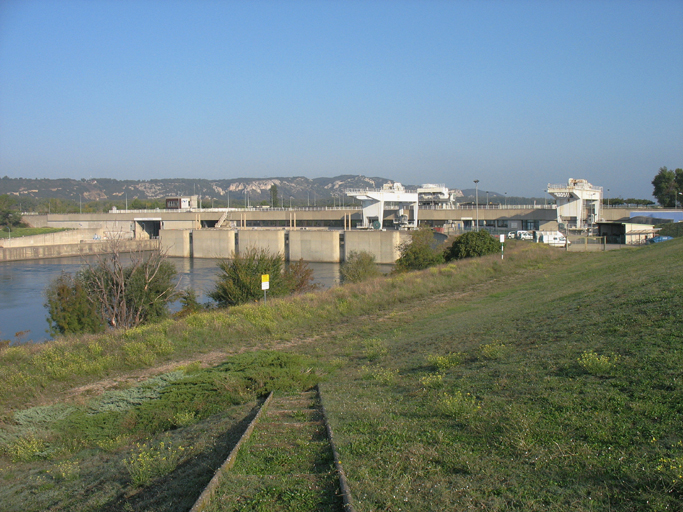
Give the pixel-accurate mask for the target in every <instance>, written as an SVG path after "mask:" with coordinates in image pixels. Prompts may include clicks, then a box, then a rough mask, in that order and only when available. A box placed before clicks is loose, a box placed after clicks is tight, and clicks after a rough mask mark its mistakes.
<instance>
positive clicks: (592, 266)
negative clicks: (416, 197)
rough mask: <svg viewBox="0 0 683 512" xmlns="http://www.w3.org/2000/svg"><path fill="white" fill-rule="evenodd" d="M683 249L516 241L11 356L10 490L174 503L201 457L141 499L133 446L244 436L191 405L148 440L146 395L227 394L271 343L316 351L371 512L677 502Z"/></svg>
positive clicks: (34, 502)
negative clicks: (583, 249)
mask: <svg viewBox="0 0 683 512" xmlns="http://www.w3.org/2000/svg"><path fill="white" fill-rule="evenodd" d="M682 248H683V241H679V240H675V241H672V242H667V243H666V244H657V245H655V246H651V247H643V248H638V249H633V250H630V251H611V252H605V253H588V254H574V253H571V252H570V253H567V252H564V251H555V250H553V249H550V248H548V247H544V246H540V245H537V244H523V243H514V242H511V243H510V245H509V247H507V248H506V254H505V260H504V261H501V260H500V257H499V256H498V255H496V256H489V257H484V258H478V259H472V260H465V261H460V262H454V263H449V264H447V265H442V266H439V267H436V268H431V269H428V270H425V271H422V272H415V273H410V274H402V275H394V276H391V277H384V278H378V279H376V280H371V281H367V282H364V283H360V284H357V285H349V286H343V287H336V288H334V289H330V290H326V291H323V292H320V293H310V294H305V295H301V296H294V297H289V298H283V299H274V300H273V301H272V302H271V301H269V303H268V306H267V307H265V306H262V305H260V306H259V305H244V306H240V307H236V308H231V309H228V310H216V311H211V312H203V313H200V314H196V315H191V316H189V317H187V318H185V319H183V320H180V321H166V322H163V323H160V324H156V325H150V326H146V327H144V328H138V329H134V330H132V331H128V332H111V333H106V334H102V335H96V336H85V337H74V338H69V339H63V340H60V341H56V342H55V343H51V344H49V345H46V346H42V347H41V346H31V347H10V348H9V349H5V350H4V351H2V352H0V378H2V380H3V382H5V383H6V386H5V388H4V389H3V390H0V404H1V406H2V413H3V417H4V418H6V420H5V426H4V427H3V428H4V432H3V436H4V437H2V439H3V440H4V441H3V443H4V445H5V447H6V448H5V451H4V458H3V459H2V461H1V462H0V471H1V472H2V474H3V478H4V480H3V481H4V486H3V489H2V490H0V499H2V502H3V503H5V504H6V506H7V508H8V510H22V511H24V512H27V511H30V510H44V509H45V508H48V506H49V507H50V508H51V509H52V510H79V509H81V510H85V509H86V508H87V505H88V504H90V505H92V504H93V503H98V504H99V505H98V509H100V510H109V509H112V508H106V507H105V505H106V504H107V503H110V504H112V506H113V504H115V505H116V506H118V509H122V508H123V506H124V505H125V503H127V502H128V501H129V500H130V502H131V503H135V500H136V499H138V498H140V497H141V496H148V497H149V496H154V497H155V498H158V499H159V500H161V501H163V500H164V499H165V498H164V496H165V495H168V496H169V498H168V502H167V505H168V507H169V508H163V507H161V506H159V507H157V508H158V509H160V510H161V509H164V510H167V509H168V510H170V507H172V506H173V505H172V501H171V497H172V496H174V495H178V493H180V494H183V493H191V492H193V489H191V488H190V484H189V483H188V482H189V481H190V480H189V478H188V476H189V475H185V474H184V473H183V471H186V468H187V467H189V465H188V464H181V465H179V466H178V469H177V470H176V471H174V472H173V473H171V476H170V477H169V479H167V480H163V481H161V480H159V481H157V482H156V484H157V485H155V483H152V484H151V485H149V486H145V487H144V488H141V489H138V490H136V489H134V488H133V485H132V484H131V482H130V479H129V477H128V476H127V472H126V466H125V464H124V462H123V461H124V460H131V457H132V456H134V455H136V453H137V452H136V447H135V446H136V445H135V443H136V442H138V443H148V444H147V446H151V443H152V442H154V443H158V442H160V441H162V440H167V439H169V438H168V437H164V436H173V438H172V439H173V442H174V446H179V445H180V446H193V447H197V446H201V447H205V446H213V444H212V442H218V443H220V442H221V440H223V439H224V433H225V432H226V431H228V430H227V427H226V428H225V429H224V430H223V431H219V432H215V430H214V431H213V433H212V434H211V435H212V436H213V438H210V437H201V438H200V435H203V432H207V431H208V430H209V429H208V428H206V427H207V426H210V425H211V424H212V423H211V421H215V419H216V418H218V416H217V415H213V416H209V417H207V418H206V419H204V416H203V414H204V410H203V409H202V407H205V406H206V403H207V402H206V400H204V399H202V400H186V401H182V402H177V403H176V402H174V407H177V410H175V409H174V410H170V411H168V410H166V409H165V410H164V411H166V412H165V414H167V415H170V416H168V417H167V416H163V414H162V413H159V416H158V420H155V421H157V423H154V425H162V426H163V425H167V424H168V425H171V426H169V427H168V430H166V431H160V432H158V433H155V434H154V435H153V436H150V437H146V436H147V435H148V434H142V433H141V432H143V431H142V430H141V429H142V428H143V427H145V426H146V425H149V424H151V423H150V422H149V421H148V423H144V421H147V420H146V418H148V417H149V414H150V411H152V410H153V404H155V403H156V402H155V401H156V400H158V399H159V397H157V395H154V394H153V393H151V392H149V391H148V390H149V389H152V390H154V389H157V388H159V387H160V386H161V385H162V384H163V385H164V386H165V385H167V383H169V384H168V386H171V384H170V382H171V380H170V379H171V378H178V379H193V380H188V382H189V383H194V382H201V383H202V386H201V389H200V391H201V390H205V391H206V393H208V394H209V396H210V395H211V393H213V392H216V393H221V392H224V390H228V389H232V388H230V386H231V385H232V384H230V383H229V382H227V381H226V383H225V385H223V384H224V383H223V381H221V384H220V386H217V382H218V381H217V380H216V375H217V373H216V370H220V368H223V367H224V366H225V365H223V366H220V367H219V368H217V369H214V368H210V369H209V368H207V369H206V370H204V369H203V367H206V366H211V367H213V366H214V365H216V364H217V363H220V362H221V360H226V359H227V360H228V361H230V360H231V358H232V357H233V356H234V355H236V354H243V353H245V352H253V351H257V350H259V349H264V348H266V349H275V350H279V351H283V352H289V353H295V354H305V355H307V356H309V357H312V358H314V361H312V362H311V363H310V369H309V371H310V372H318V375H320V376H321V378H324V379H325V380H326V383H325V397H326V409H327V411H328V414H329V417H330V422H331V425H332V427H333V430H334V432H335V438H336V442H337V444H338V446H337V448H338V451H339V455H340V458H341V460H343V462H344V469H345V471H346V472H347V476H348V478H349V484H350V487H351V492H352V493H353V496H354V498H355V502H356V509H357V510H358V511H370V510H398V509H401V510H406V511H411V510H412V511H421V510H424V509H425V508H428V509H432V510H447V509H453V508H457V509H471V510H499V511H502V510H509V509H519V510H539V511H540V510H544V511H546V510H550V511H563V510H567V509H572V510H577V511H588V510H591V511H594V510H605V511H606V510H666V509H671V510H674V509H677V508H678V505H679V504H680V502H681V498H682V497H683V480H681V479H680V477H679V476H678V473H676V472H674V471H673V470H672V469H671V468H673V467H675V465H676V464H679V463H680V461H683V445H682V444H681V443H682V442H683V431H682V430H681V426H680V404H681V403H682V401H683V387H681V382H680V367H681V365H682V364H683V360H681V358H682V357H683V337H682V335H681V333H682V332H683V330H682V329H681V327H682V325H683V317H682V316H681V315H682V314H683V313H682V311H683V302H682V301H683V297H682V296H681V294H680V293H679V291H680V286H681V285H682V284H683V261H682V260H681V259H680V251H681V249H682ZM624 269H627V270H628V276H625V274H624V272H625V271H624ZM228 364H229V363H228ZM203 372H206V373H203ZM159 374H164V375H166V377H164V378H163V379H166V380H163V379H157V380H154V381H147V382H140V381H143V380H144V379H146V378H150V377H154V376H156V375H159ZM255 375H257V376H258V375H260V374H258V372H256V373H255ZM212 379H213V380H212ZM179 382H181V383H182V382H183V381H182V380H179ZM204 383H206V384H204ZM136 385H139V387H135V386H136ZM154 386H157V387H156V388H155V387H154ZM194 388H200V386H194ZM168 389H169V390H170V389H171V388H170V387H169V388H168ZM173 389H176V388H173ZM105 390H110V391H111V392H112V393H114V392H116V393H118V394H116V395H115V397H116V398H117V400H118V402H116V403H117V404H118V403H122V401H123V398H126V397H131V399H130V400H129V402H127V405H126V407H127V408H126V409H121V410H115V409H114V408H113V407H109V404H112V403H114V402H113V401H111V400H109V401H105V400H100V401H97V398H98V397H99V396H100V394H101V393H102V392H103V391H105ZM123 391H125V392H126V393H123ZM124 395H125V396H124ZM109 396H110V395H106V397H109ZM111 396H114V395H111ZM175 396H176V395H175V394H172V393H170V392H168V393H166V394H165V395H164V397H166V398H168V397H170V398H173V397H175ZM140 397H142V398H140ZM166 398H164V399H166ZM170 398H169V399H170ZM142 399H144V400H145V403H142V404H139V401H140V400H142ZM135 400H137V402H136V401H135ZM228 403H230V402H228V401H223V405H222V407H223V408H224V410H225V411H226V413H229V414H232V413H235V414H237V409H235V408H234V407H232V406H230V405H228ZM98 404H105V405H106V406H107V409H106V410H104V408H103V407H104V406H103V405H98ZM28 405H39V406H50V407H40V408H35V409H29V410H25V409H26V407H27V406H28ZM95 405H98V406H99V407H101V408H102V411H103V412H98V414H100V415H101V416H96V415H93V414H92V410H93V407H94V406H95ZM20 409H21V410H23V411H21V414H15V412H16V413H18V412H20V411H19V410H20ZM162 412H163V411H162ZM181 413H182V415H181ZM242 413H243V414H245V413H244V412H242ZM174 414H175V416H174ZM233 417H235V418H237V416H234V415H233ZM242 417H244V416H242ZM183 418H184V419H186V420H187V422H188V423H190V422H191V423H192V424H191V425H189V424H183V423H182V421H181V420H183ZM32 421H33V423H31V422H32ZM98 422H99V423H98ZM164 422H165V423H164ZM172 422H175V423H172ZM34 427H35V428H34ZM67 427H68V428H67ZM103 427H106V428H107V429H109V430H107V431H106V432H107V436H106V439H104V438H100V437H97V436H98V435H100V433H101V432H102V428H103ZM31 428H33V430H31ZM159 428H162V427H159ZM163 428H165V427H163ZM22 432H30V434H26V435H25V437H21V435H22V434H21V433H22ZM98 443H99V444H98ZM200 443H201V444H200ZM203 453H204V452H202V451H201V450H195V452H193V453H192V455H191V460H192V461H195V462H196V461H197V460H200V459H201V457H202V456H204V455H203ZM11 457H15V458H16V461H12V460H11ZM188 460H190V459H188ZM105 461H106V462H105ZM81 468H82V470H81ZM60 470H61V471H62V473H61V474H60ZM67 470H68V471H67ZM62 474H65V475H67V476H60V475H62ZM173 475H176V478H173ZM181 475H182V476H183V477H182V478H180V476H181ZM105 483H106V485H105ZM169 484H171V487H172V490H173V492H172V493H170V492H164V491H163V490H164V489H168V488H169ZM124 502H125V503H124ZM164 503H166V502H164ZM132 507H133V505H131V508H132ZM91 508H92V507H91Z"/></svg>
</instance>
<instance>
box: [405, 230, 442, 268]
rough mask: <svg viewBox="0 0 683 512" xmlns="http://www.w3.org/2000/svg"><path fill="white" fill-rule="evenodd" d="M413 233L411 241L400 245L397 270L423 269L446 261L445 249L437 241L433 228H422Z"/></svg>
mask: <svg viewBox="0 0 683 512" xmlns="http://www.w3.org/2000/svg"><path fill="white" fill-rule="evenodd" d="M411 235H412V237H411V241H410V242H408V243H404V244H401V246H400V247H399V251H400V252H401V256H400V257H399V258H398V259H397V260H396V267H395V269H394V270H395V271H396V272H407V271H409V270H423V269H425V268H429V267H432V266H434V265H439V264H441V263H443V262H444V256H443V251H441V250H440V248H439V247H438V244H437V243H435V240H434V234H433V232H432V230H431V229H429V228H421V229H418V230H417V231H413V232H412V234H411Z"/></svg>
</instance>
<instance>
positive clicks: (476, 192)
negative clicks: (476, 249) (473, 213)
mask: <svg viewBox="0 0 683 512" xmlns="http://www.w3.org/2000/svg"><path fill="white" fill-rule="evenodd" d="M474 202H475V208H476V210H477V225H476V228H475V231H479V180H474Z"/></svg>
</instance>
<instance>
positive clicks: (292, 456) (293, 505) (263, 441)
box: [206, 391, 343, 512]
mask: <svg viewBox="0 0 683 512" xmlns="http://www.w3.org/2000/svg"><path fill="white" fill-rule="evenodd" d="M316 395H317V393H316V392H315V391H308V392H303V393H296V394H284V395H280V396H277V397H275V398H273V400H272V401H271V403H270V405H269V406H268V408H267V409H266V411H265V414H264V415H263V416H262V417H261V419H260V420H259V422H258V426H257V428H256V429H255V431H254V433H253V434H252V436H251V438H250V439H249V441H248V442H247V443H245V445H244V446H243V447H242V448H241V450H240V452H239V454H238V456H237V460H236V462H235V465H234V466H233V468H232V469H231V470H230V472H229V473H228V474H226V476H225V478H223V480H222V482H221V484H220V485H219V486H218V488H217V489H216V492H215V493H214V496H213V498H212V499H211V502H210V504H209V506H208V507H207V508H206V512H232V511H242V510H269V511H277V510H283V511H292V512H294V511H302V512H303V511H308V512H313V511H321V512H323V511H324V512H337V511H341V510H342V508H343V507H342V500H341V496H340V491H339V480H338V478H337V476H336V473H335V470H334V460H333V456H332V449H331V447H330V444H329V442H328V439H327V432H326V428H325V423H324V419H323V416H322V411H321V408H320V404H319V403H318V401H317V397H316Z"/></svg>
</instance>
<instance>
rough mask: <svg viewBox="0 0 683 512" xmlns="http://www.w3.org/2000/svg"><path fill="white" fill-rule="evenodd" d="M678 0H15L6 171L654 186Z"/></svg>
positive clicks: (677, 131) (4, 96)
mask: <svg viewBox="0 0 683 512" xmlns="http://www.w3.org/2000/svg"><path fill="white" fill-rule="evenodd" d="M682 27H683V1H681V0H647V1H645V0H641V1H628V0H621V1H599V0H591V1H580V0H571V1H569V0H568V1H563V0H538V1H521V0H507V1H495V0H482V1H474V0H469V1H468V0H462V1H456V0H453V1H430V0H414V1H405V2H400V1H369V0H348V1H333V0H317V1H288V0H280V1H246V0H245V1H208V0H202V1H200V0H197V1H189V0H187V1H178V2H174V1H168V0H163V1H162V0H157V1H141V0H109V1H102V0H84V1H73V0H49V1H37V0H21V1H17V0H4V1H0V176H2V175H8V176H10V177H27V178H43V177H46V178H59V177H71V178H83V177H84V178H89V177H93V178H95V177H110V178H118V179H152V178H166V177H168V178H171V177H184V178H193V177H195V178H207V179H218V178H238V177H261V178H263V177H274V176H301V175H302V176H308V177H311V178H314V177H321V176H335V175H338V174H364V175H366V176H382V177H385V178H389V179H394V180H397V181H402V182H404V183H411V184H418V183H425V182H431V183H445V184H447V185H448V186H450V187H458V188H470V187H472V186H473V180H474V179H479V180H480V184H479V186H480V189H481V190H484V191H485V190H491V191H497V192H500V193H503V192H507V193H508V194H509V195H526V196H542V195H543V191H544V189H545V187H546V185H547V184H548V183H549V182H550V183H560V182H565V181H566V180H567V179H568V178H585V179H588V180H589V181H590V182H591V183H593V184H594V185H599V186H603V187H604V188H605V190H606V189H607V188H609V189H610V195H611V196H618V195H621V196H622V197H639V198H650V197H651V193H652V186H651V184H650V182H651V181H652V178H653V177H654V175H655V174H656V173H657V171H658V169H659V167H661V166H668V167H670V168H675V167H683V30H682Z"/></svg>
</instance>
